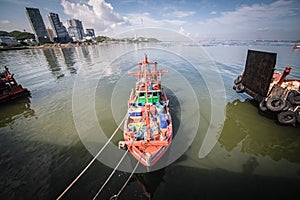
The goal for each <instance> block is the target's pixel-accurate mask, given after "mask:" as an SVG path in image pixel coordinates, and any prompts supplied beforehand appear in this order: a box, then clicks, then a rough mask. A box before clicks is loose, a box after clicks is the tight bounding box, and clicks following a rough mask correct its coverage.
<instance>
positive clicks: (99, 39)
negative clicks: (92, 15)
mask: <svg viewBox="0 0 300 200" xmlns="http://www.w3.org/2000/svg"><path fill="white" fill-rule="evenodd" d="M95 39H96V41H97V42H104V41H106V40H109V37H106V36H97V37H96V38H95Z"/></svg>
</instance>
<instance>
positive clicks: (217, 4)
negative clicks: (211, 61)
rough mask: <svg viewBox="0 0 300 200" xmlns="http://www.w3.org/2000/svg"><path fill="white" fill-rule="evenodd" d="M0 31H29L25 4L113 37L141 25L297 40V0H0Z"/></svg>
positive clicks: (197, 35)
mask: <svg viewBox="0 0 300 200" xmlns="http://www.w3.org/2000/svg"><path fill="white" fill-rule="evenodd" d="M0 5H1V6H0V11H1V12H0V30H2V31H13V30H19V31H23V30H26V31H27V32H33V31H32V29H31V27H30V25H29V22H28V20H27V18H26V14H25V7H33V8H39V10H40V12H41V15H42V17H43V20H44V23H45V25H46V26H47V27H50V23H49V20H48V17H47V14H48V13H49V12H54V13H57V14H58V15H59V17H60V20H61V22H63V23H64V24H65V25H66V21H67V20H68V19H79V20H80V21H82V24H83V27H84V29H86V28H93V29H94V30H95V32H96V35H97V36H99V35H104V36H109V37H113V36H114V35H117V34H119V33H121V32H124V31H129V30H133V29H142V28H158V29H167V30H171V31H175V32H178V33H180V34H183V35H185V36H187V37H189V38H191V39H193V40H206V39H232V40H234V39H236V40H239V39H249V40H252V39H261V40H263V39H269V40H300V1H299V0H213V1H212V0H51V1H47V0H0Z"/></svg>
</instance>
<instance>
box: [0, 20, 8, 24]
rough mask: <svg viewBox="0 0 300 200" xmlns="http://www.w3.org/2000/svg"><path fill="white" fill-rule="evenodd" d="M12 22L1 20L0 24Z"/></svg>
mask: <svg viewBox="0 0 300 200" xmlns="http://www.w3.org/2000/svg"><path fill="white" fill-rule="evenodd" d="M9 23H10V21H9V20H0V24H9Z"/></svg>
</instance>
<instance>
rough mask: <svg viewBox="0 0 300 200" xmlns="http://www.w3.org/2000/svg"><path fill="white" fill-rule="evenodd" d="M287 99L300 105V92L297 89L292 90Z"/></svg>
mask: <svg viewBox="0 0 300 200" xmlns="http://www.w3.org/2000/svg"><path fill="white" fill-rule="evenodd" d="M287 99H288V101H289V102H291V104H293V105H300V92H299V91H297V90H291V91H290V93H289V94H288V97H287Z"/></svg>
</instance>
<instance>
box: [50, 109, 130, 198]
mask: <svg viewBox="0 0 300 200" xmlns="http://www.w3.org/2000/svg"><path fill="white" fill-rule="evenodd" d="M126 116H127V114H126V115H125V116H124V118H123V120H122V121H121V123H120V124H119V126H118V127H117V129H116V130H115V131H114V133H113V134H112V135H111V136H110V138H109V139H108V140H107V142H106V143H105V144H104V146H103V147H102V148H101V149H100V150H99V152H98V153H97V154H96V156H95V157H94V158H93V159H92V160H91V161H90V162H89V164H87V166H86V167H85V168H84V169H83V170H82V171H81V173H80V174H79V175H78V176H77V177H76V178H75V179H74V180H73V181H72V182H71V183H70V185H69V186H68V187H67V188H66V189H65V190H64V191H63V192H62V193H61V194H60V195H59V196H58V197H57V199H56V200H59V199H61V198H62V197H63V196H64V194H65V193H66V192H67V191H68V190H69V189H70V188H71V187H72V186H73V185H74V184H75V183H76V182H77V180H78V179H79V178H80V177H81V176H82V175H83V174H84V173H85V172H86V171H87V170H88V168H89V167H90V166H91V165H92V164H93V163H94V161H95V160H96V159H97V158H98V156H99V155H100V154H101V153H102V152H103V150H104V149H105V147H106V146H107V145H108V144H109V143H110V141H111V140H112V138H113V137H114V136H115V135H116V133H117V131H118V130H119V129H120V127H121V125H122V124H123V123H124V121H125V119H126Z"/></svg>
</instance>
